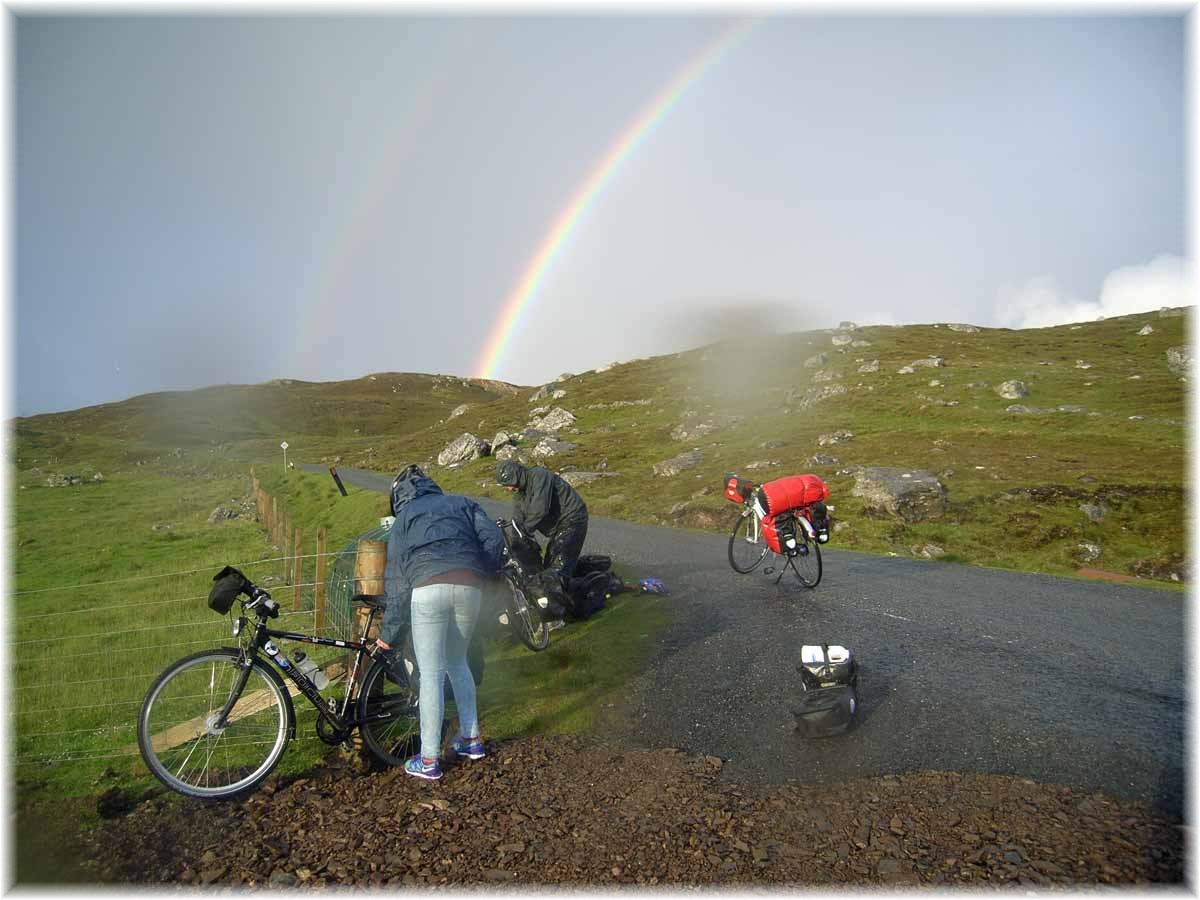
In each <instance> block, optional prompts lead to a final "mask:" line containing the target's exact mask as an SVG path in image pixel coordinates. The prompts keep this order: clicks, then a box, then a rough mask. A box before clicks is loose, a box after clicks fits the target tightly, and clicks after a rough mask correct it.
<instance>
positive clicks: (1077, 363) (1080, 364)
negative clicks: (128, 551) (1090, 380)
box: [1075, 359, 1092, 369]
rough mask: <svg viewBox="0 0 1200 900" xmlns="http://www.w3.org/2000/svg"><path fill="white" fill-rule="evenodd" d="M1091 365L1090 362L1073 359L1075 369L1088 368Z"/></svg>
mask: <svg viewBox="0 0 1200 900" xmlns="http://www.w3.org/2000/svg"><path fill="white" fill-rule="evenodd" d="M1091 367H1092V364H1091V363H1090V362H1084V361H1083V360H1082V359H1077V360H1075V368H1077V369H1090V368H1091Z"/></svg>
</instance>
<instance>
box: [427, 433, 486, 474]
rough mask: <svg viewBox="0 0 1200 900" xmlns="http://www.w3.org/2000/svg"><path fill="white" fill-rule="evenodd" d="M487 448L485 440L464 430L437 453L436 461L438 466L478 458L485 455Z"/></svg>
mask: <svg viewBox="0 0 1200 900" xmlns="http://www.w3.org/2000/svg"><path fill="white" fill-rule="evenodd" d="M489 450H491V448H490V447H489V446H488V443H487V441H483V440H480V439H479V438H477V437H475V435H473V434H471V433H470V432H464V433H463V434H461V435H459V436H458V437H456V438H455V439H454V440H452V441H451V442H450V443H449V444H447V445H446V448H445V449H444V450H443V451H442V452H441V453H439V454H438V457H437V462H438V465H439V466H451V465H454V464H455V463H462V462H469V461H470V460H473V459H479V457H481V456H487V455H488V451H489Z"/></svg>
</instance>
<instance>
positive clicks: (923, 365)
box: [910, 356, 946, 369]
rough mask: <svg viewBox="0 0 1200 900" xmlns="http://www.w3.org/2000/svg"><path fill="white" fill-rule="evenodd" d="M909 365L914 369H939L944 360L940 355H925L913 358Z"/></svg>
mask: <svg viewBox="0 0 1200 900" xmlns="http://www.w3.org/2000/svg"><path fill="white" fill-rule="evenodd" d="M910 365H911V366H912V367H913V368H915V369H940V368H942V367H943V366H945V365H946V360H945V359H943V358H942V357H940V356H927V357H925V358H924V359H914V360H913V361H912V362H911V363H910Z"/></svg>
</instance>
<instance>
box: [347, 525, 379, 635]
mask: <svg viewBox="0 0 1200 900" xmlns="http://www.w3.org/2000/svg"><path fill="white" fill-rule="evenodd" d="M386 566H387V541H359V542H358V552H357V553H356V554H355V555H354V593H356V594H375V595H378V594H382V593H383V592H384V587H383V570H384V568H385V567H386ZM366 622H367V611H366V610H364V609H359V610H357V611H355V613H354V633H353V635H352V638H353V639H354V640H367V639H369V638H373V637H377V636H378V634H379V617H378V616H376V617H375V621H374V623H373V625H372V627H371V633H370V634H364V633H363V626H364V625H365V624H366Z"/></svg>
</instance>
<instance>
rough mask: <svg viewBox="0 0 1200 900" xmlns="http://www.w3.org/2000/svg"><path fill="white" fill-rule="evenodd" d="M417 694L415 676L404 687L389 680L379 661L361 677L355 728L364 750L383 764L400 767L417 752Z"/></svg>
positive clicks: (419, 735)
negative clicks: (358, 721) (357, 729)
mask: <svg viewBox="0 0 1200 900" xmlns="http://www.w3.org/2000/svg"><path fill="white" fill-rule="evenodd" d="M410 685H411V689H410ZM419 691H420V687H419V685H418V684H417V682H416V678H415V675H410V680H409V681H408V683H407V684H396V683H395V682H393V681H391V680H390V679H389V678H388V677H387V666H386V665H385V664H384V663H383V662H382V661H381V660H375V661H374V662H373V663H372V664H371V665H370V667H368V669H367V673H366V675H364V676H363V684H362V691H361V693H360V694H359V697H358V717H359V719H360V720H362V725H360V726H359V728H360V730H361V731H362V736H363V740H364V741H365V742H366V744H367V749H369V750H370V751H371V753H373V754H374V755H375V757H376V758H377V759H379V760H380V762H383V763H385V764H386V765H389V766H402V765H404V762H405V760H407V759H408V758H409V757H410V756H413V755H415V754H416V753H419V752H420V750H421V716H420V712H419V710H418V709H417V701H418V697H419ZM443 730H445V726H444V725H443Z"/></svg>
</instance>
